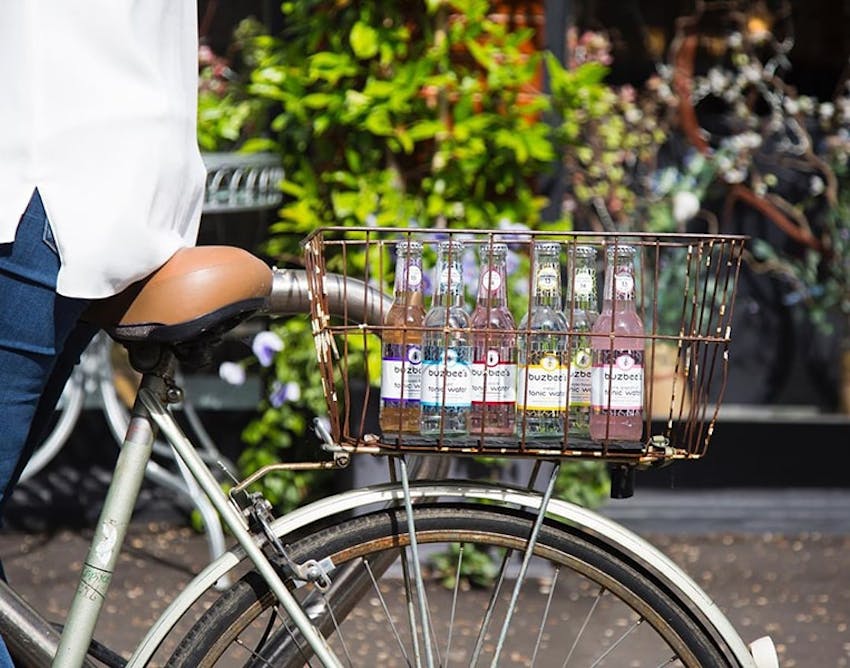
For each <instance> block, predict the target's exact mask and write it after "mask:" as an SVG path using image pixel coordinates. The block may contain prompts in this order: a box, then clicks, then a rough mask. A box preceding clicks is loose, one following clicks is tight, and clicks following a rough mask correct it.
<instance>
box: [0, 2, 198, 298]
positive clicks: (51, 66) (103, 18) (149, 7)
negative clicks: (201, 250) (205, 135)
mask: <svg viewBox="0 0 850 668" xmlns="http://www.w3.org/2000/svg"><path fill="white" fill-rule="evenodd" d="M197 49H198V44H197V5H196V0H2V2H0V243H8V242H11V241H13V240H14V237H15V230H16V228H17V225H18V222H19V220H20V217H21V214H22V213H23V212H24V209H25V208H26V205H27V203H28V201H29V199H30V197H31V195H32V193H33V190H34V189H35V188H38V190H39V193H40V194H41V197H42V200H43V202H44V205H45V210H46V212H47V215H48V218H49V220H50V223H51V227H52V229H53V234H54V236H55V238H56V242H57V247H58V249H59V255H60V259H61V269H60V271H59V276H58V285H57V291H58V292H59V293H60V294H63V295H67V296H70V297H87V298H99V297H106V296H109V295H112V294H115V293H117V292H119V291H121V289H123V288H124V287H126V286H127V285H128V284H129V283H131V282H133V281H135V280H138V279H139V278H142V277H144V276H146V275H148V274H149V273H151V272H152V271H153V270H154V269H156V268H157V267H159V266H160V265H161V264H162V263H163V262H165V261H166V260H167V259H168V258H169V257H170V256H171V255H172V254H173V253H174V251H176V250H177V249H178V248H180V247H182V246H186V245H191V244H193V243H194V241H195V237H196V236H197V230H198V223H199V220H200V215H201V205H202V199H203V188H204V180H205V169H204V166H203V162H202V160H201V156H200V152H199V150H198V145H197V139H196V113H197V111H196V110H197V76H198V51H197Z"/></svg>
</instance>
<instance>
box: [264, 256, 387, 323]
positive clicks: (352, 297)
mask: <svg viewBox="0 0 850 668" xmlns="http://www.w3.org/2000/svg"><path fill="white" fill-rule="evenodd" d="M324 285H325V291H326V292H327V297H328V310H329V311H330V314H331V315H333V316H338V317H341V318H345V319H346V320H348V321H349V322H362V323H365V324H367V325H370V326H380V325H382V324H383V322H384V316H385V314H386V313H387V311H388V310H389V308H390V305H391V304H392V298H391V297H389V296H388V295H385V294H384V293H383V292H381V291H380V290H376V289H375V288H372V287H370V286H368V285H366V283H364V282H363V281H360V280H357V279H354V278H351V277H348V276H346V277H343V276H340V275H339V274H326V275H325V277H324ZM268 311H269V312H270V313H271V314H272V315H294V314H303V313H310V291H309V286H308V283H307V272H306V271H305V270H303V269H275V270H274V274H273V280H272V291H271V295H270V297H269V307H268Z"/></svg>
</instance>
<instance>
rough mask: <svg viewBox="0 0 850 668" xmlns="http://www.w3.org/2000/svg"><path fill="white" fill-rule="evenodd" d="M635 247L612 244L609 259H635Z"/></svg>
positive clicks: (609, 249)
mask: <svg viewBox="0 0 850 668" xmlns="http://www.w3.org/2000/svg"><path fill="white" fill-rule="evenodd" d="M634 255H635V247H634V246H627V245H626V244H612V245H610V246H608V259H609V260H611V259H613V258H615V257H616V258H621V257H623V258H626V257H629V258H630V257H634Z"/></svg>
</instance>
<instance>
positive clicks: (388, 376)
mask: <svg viewBox="0 0 850 668" xmlns="http://www.w3.org/2000/svg"><path fill="white" fill-rule="evenodd" d="M421 395H422V348H421V347H420V346H418V345H402V344H400V343H387V344H385V345H384V354H383V357H382V359H381V401H382V402H383V403H384V404H385V405H391V406H411V405H418V404H419V397H420V396H421Z"/></svg>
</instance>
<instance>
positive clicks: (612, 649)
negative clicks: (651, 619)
mask: <svg viewBox="0 0 850 668" xmlns="http://www.w3.org/2000/svg"><path fill="white" fill-rule="evenodd" d="M642 623H643V617H641V618H640V619H638V620H637V621H636V622H635V623H634V624H632V626H631V627H630V628H628V629H627V630H626V632H625V633H623V635H621V636H620V637H619V638H617V640H616V641H615V642H614V644H613V645H611V646H610V647H609V648H608V649H607V650H605V651H604V652H603V653H602V655H601V656H600V657H599V658H598V659H596V661H594V662H593V663H592V664H591V665H590V668H596V666H598V665H599V664H600V663H601V662H602V661H603V660H604V659H605V657H606V656H608V655H609V654H610V653H611V652H613V651H614V650H615V649H617V647H619V646H620V644H621V643H622V642H623V641H624V640H625V639H626V638H628V637H629V636H630V635H631V634H632V633H634V632H635V631H636V630H637V628H638V627H639V626H640V625H641V624H642Z"/></svg>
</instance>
